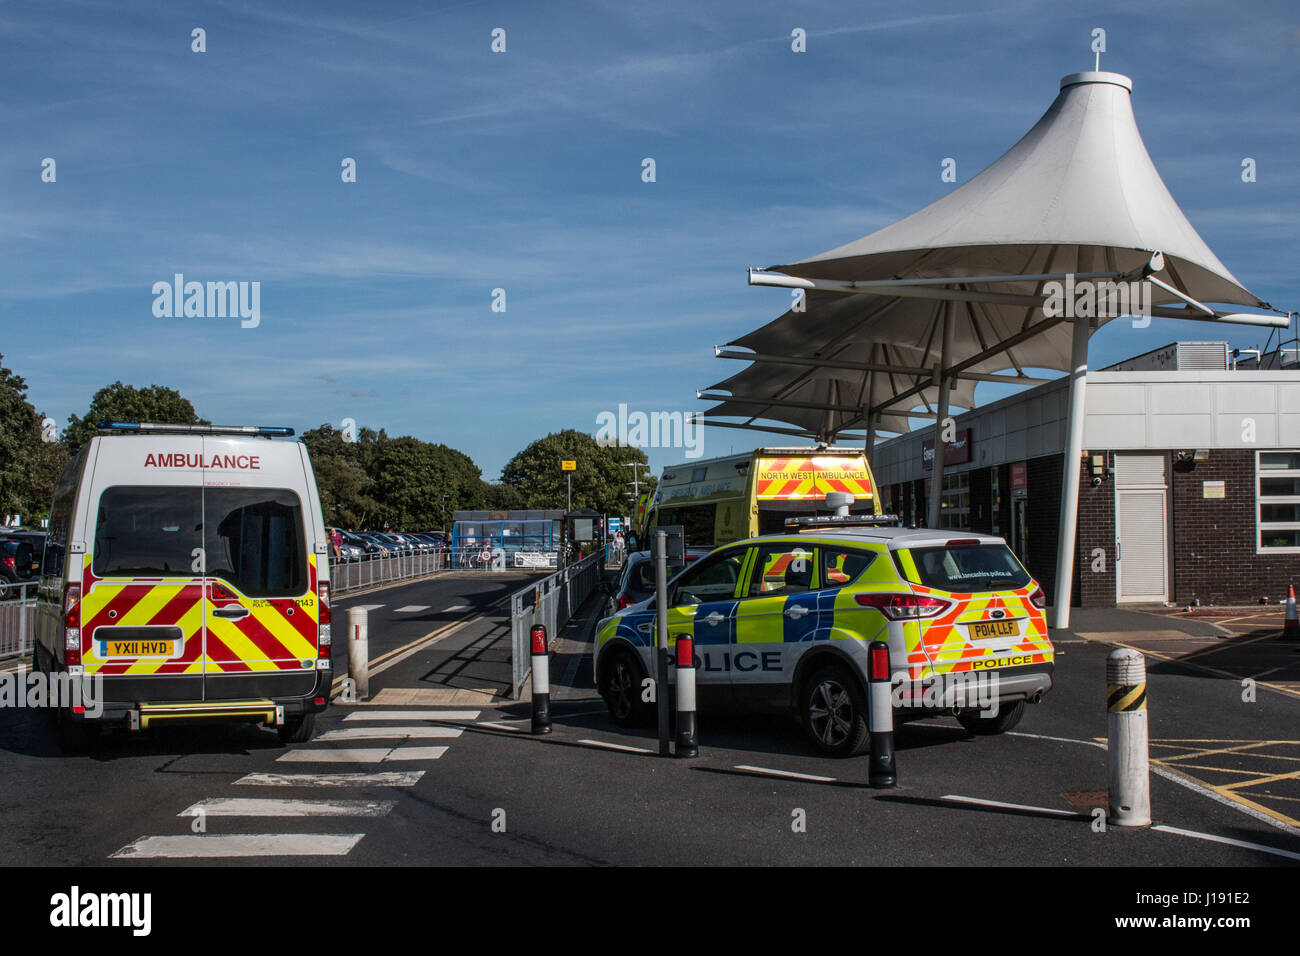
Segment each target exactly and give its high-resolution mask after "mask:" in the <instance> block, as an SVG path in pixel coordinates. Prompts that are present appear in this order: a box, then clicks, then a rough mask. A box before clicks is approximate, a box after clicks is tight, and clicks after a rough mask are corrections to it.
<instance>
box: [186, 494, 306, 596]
mask: <svg viewBox="0 0 1300 956" xmlns="http://www.w3.org/2000/svg"><path fill="white" fill-rule="evenodd" d="M203 505H204V511H205V513H206V516H207V534H206V537H207V558H208V574H209V575H210V576H211V577H217V578H223V579H224V580H226V581H229V582H230V583H231V584H233V585H234V586H235V587H237V588H238V589H239V590H240V591H242V592H243V593H244V594H246V595H248V596H249V597H287V596H292V595H298V594H302V593H303V592H305V591H306V590H307V553H306V547H305V545H304V543H303V524H302V504H301V503H300V502H299V500H298V496H297V495H296V494H294V493H293V492H292V491H288V490H285V489H266V488H208V489H206V491H205V494H204V502H203Z"/></svg>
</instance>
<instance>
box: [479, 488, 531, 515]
mask: <svg viewBox="0 0 1300 956" xmlns="http://www.w3.org/2000/svg"><path fill="white" fill-rule="evenodd" d="M483 507H485V508H487V509H488V510H489V511H521V510H523V508H524V507H525V506H524V496H523V494H522V493H521V492H520V491H519V489H518V488H516V487H515V486H514V485H507V484H504V483H501V482H498V483H497V484H492V483H491V482H487V481H485V482H483Z"/></svg>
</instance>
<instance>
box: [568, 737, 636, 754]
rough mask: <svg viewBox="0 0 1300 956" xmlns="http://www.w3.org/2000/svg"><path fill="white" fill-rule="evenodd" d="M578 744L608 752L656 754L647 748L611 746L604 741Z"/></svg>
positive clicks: (623, 745) (625, 745) (588, 741)
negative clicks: (601, 748) (604, 749)
mask: <svg viewBox="0 0 1300 956" xmlns="http://www.w3.org/2000/svg"><path fill="white" fill-rule="evenodd" d="M578 743H580V744H586V745H587V746H589V747H604V748H606V749H607V750H626V751H628V752H629V753H634V754H648V753H653V752H654V751H652V750H647V749H646V748H645V747H629V746H627V744H611V743H609V742H607V741H604V740H579V741H578Z"/></svg>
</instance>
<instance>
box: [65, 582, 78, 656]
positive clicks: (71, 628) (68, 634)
mask: <svg viewBox="0 0 1300 956" xmlns="http://www.w3.org/2000/svg"><path fill="white" fill-rule="evenodd" d="M63 656H64V661H65V663H67V664H80V663H81V585H80V584H67V585H64V588H63Z"/></svg>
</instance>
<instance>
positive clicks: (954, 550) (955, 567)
mask: <svg viewBox="0 0 1300 956" xmlns="http://www.w3.org/2000/svg"><path fill="white" fill-rule="evenodd" d="M911 552H912V561H913V562H914V563H915V564H916V570H917V573H918V574H919V575H920V577H921V580H920V582H919V583H921V584H924V585H925V586H926V587H928V588H937V589H939V590H940V591H950V592H953V593H957V594H969V593H973V592H977V591H1006V590H1014V589H1015V588H1022V587H1024V586H1025V585H1026V584H1028V583H1029V574H1028V572H1026V571H1025V569H1024V568H1023V567H1021V566H1020V562H1019V561H1017V560H1016V556H1015V555H1014V554H1012V553H1011V549H1010V548H1008V547H1007V546H1006V545H1005V544H964V545H954V546H952V547H948V546H943V547H936V548H912V549H911Z"/></svg>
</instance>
